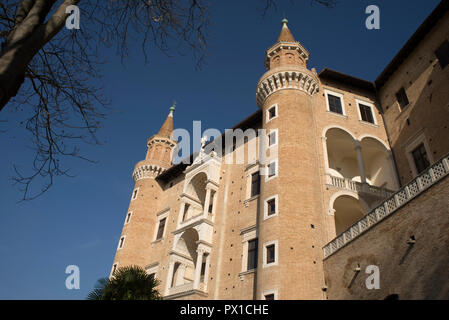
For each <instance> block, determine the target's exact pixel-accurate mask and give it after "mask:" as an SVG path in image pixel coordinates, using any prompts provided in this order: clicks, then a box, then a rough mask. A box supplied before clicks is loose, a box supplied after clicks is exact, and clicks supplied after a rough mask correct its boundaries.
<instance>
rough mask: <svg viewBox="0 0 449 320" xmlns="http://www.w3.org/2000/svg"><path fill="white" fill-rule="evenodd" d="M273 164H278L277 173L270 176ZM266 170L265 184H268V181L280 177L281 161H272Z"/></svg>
mask: <svg viewBox="0 0 449 320" xmlns="http://www.w3.org/2000/svg"><path fill="white" fill-rule="evenodd" d="M273 163H275V164H276V168H275V173H274V175H272V176H270V175H269V174H270V165H271V164H273ZM265 170H266V172H265V182H268V181H270V180H272V179H275V178H277V177H278V175H279V161H278V159H275V160H271V161H270V162H269V163H268V165H267V166H266V167H265Z"/></svg>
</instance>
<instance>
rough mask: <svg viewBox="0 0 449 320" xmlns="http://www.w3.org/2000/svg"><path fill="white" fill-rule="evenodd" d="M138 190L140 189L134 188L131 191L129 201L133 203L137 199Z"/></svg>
mask: <svg viewBox="0 0 449 320" xmlns="http://www.w3.org/2000/svg"><path fill="white" fill-rule="evenodd" d="M139 189H140V187H137V188H134V189H133V193H132V194H131V201H134V200H136V199H137V197H138V196H139ZM135 191H137V192H136V196H134V192H135Z"/></svg>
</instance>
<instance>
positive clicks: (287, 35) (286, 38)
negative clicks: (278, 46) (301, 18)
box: [278, 19, 296, 42]
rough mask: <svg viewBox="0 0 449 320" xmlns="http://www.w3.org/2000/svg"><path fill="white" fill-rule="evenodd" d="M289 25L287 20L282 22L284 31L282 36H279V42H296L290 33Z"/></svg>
mask: <svg viewBox="0 0 449 320" xmlns="http://www.w3.org/2000/svg"><path fill="white" fill-rule="evenodd" d="M287 23H288V20H287V19H283V20H282V30H281V34H280V35H279V38H278V42H296V41H295V38H294V37H293V35H292V33H291V32H290V29H289V28H288V26H287Z"/></svg>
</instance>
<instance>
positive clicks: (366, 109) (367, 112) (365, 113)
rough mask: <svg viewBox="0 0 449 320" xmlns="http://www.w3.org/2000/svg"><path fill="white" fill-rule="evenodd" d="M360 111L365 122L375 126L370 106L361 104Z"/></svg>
mask: <svg viewBox="0 0 449 320" xmlns="http://www.w3.org/2000/svg"><path fill="white" fill-rule="evenodd" d="M359 110H360V116H361V117H362V120H363V121H366V122H370V123H373V124H374V117H373V110H372V109H371V107H370V106H367V105H364V104H360V103H359Z"/></svg>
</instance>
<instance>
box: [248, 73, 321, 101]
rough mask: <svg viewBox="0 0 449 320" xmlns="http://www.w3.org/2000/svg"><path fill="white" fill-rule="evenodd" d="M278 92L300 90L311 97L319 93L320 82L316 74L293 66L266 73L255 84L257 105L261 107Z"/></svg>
mask: <svg viewBox="0 0 449 320" xmlns="http://www.w3.org/2000/svg"><path fill="white" fill-rule="evenodd" d="M280 90H300V91H303V92H305V93H307V94H308V95H310V96H312V95H314V94H315V93H317V92H319V91H320V81H319V79H318V76H317V75H316V72H312V71H310V70H307V69H305V68H301V67H298V66H295V65H291V66H290V65H288V66H283V67H278V68H275V69H273V70H270V71H268V72H266V73H265V74H264V75H263V76H262V78H261V79H260V80H259V83H258V84H257V92H256V101H257V105H258V106H259V107H262V106H263V104H264V102H265V100H266V99H267V98H268V97H269V96H270V95H271V94H273V93H274V92H277V91H280Z"/></svg>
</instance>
